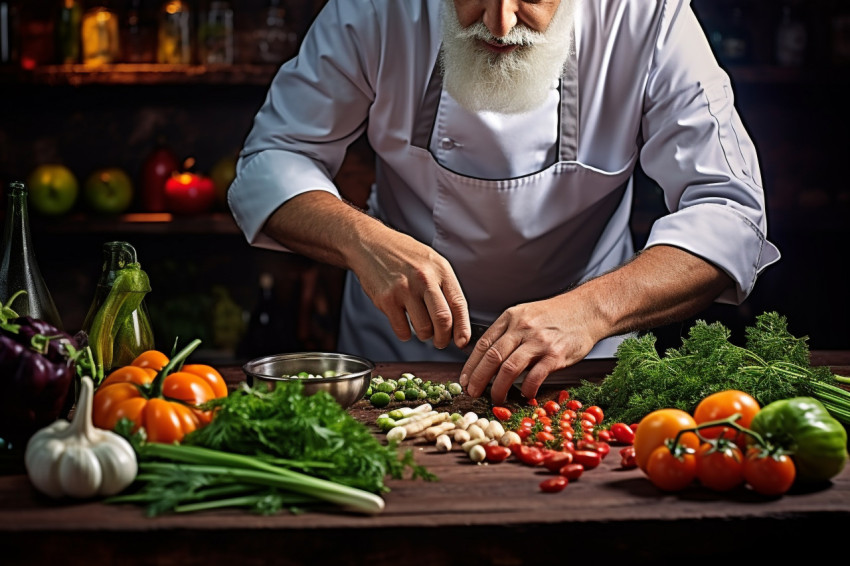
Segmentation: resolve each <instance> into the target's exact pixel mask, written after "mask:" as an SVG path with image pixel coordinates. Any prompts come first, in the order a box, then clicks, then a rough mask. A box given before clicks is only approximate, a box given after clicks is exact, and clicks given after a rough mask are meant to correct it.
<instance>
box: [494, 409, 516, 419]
mask: <svg viewBox="0 0 850 566" xmlns="http://www.w3.org/2000/svg"><path fill="white" fill-rule="evenodd" d="M511 414H512V413H511V410H510V409H508V408H507V407H493V416H494V417H496V418H497V419H499V420H500V421H506V420H508V419H510V418H511Z"/></svg>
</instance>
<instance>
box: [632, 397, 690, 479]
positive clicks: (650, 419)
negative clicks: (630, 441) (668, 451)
mask: <svg viewBox="0 0 850 566" xmlns="http://www.w3.org/2000/svg"><path fill="white" fill-rule="evenodd" d="M696 424H697V423H696V421H694V418H693V417H692V416H691V415H689V414H688V413H686V412H685V411H682V410H679V409H659V410H657V411H653V412H651V413H649V414H648V415H646V416H645V417H644V418H643V419H641V421H640V426H638V429H637V430H636V431H635V441H634V447H635V460H636V461H637V464H638V467H639V468H640V469H641V470H643V471H644V472H646V464H647V462H648V461H649V457H650V455H651V454H652V452H653V451H654V450H655V449H656V448H658V447H659V446H663V445H664V441H665V440H667V439H668V438H674V437H675V436H676V435H677V434H678V433H679V431H680V430H683V429H687V428H694V427H695V426H696ZM679 443H680V444H682V445H684V446H686V447H688V448H693V449H694V450H696V448H697V446H699V438H698V437H697V435H696V434H694V433H692V432H686V433H684V434H683V435H682V436H681V437H679Z"/></svg>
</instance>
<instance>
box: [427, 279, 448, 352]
mask: <svg viewBox="0 0 850 566" xmlns="http://www.w3.org/2000/svg"><path fill="white" fill-rule="evenodd" d="M425 306H426V307H427V308H428V315H429V318H430V321H431V325H432V336H433V338H434V346H435V347H436V348H439V349H441V350H442V349H443V348H445V347H446V346H448V345H449V342H450V341H451V337H452V311H451V310H450V309H449V303H448V302H447V301H446V297H444V296H443V293H442V291H441V290H440V289H437V290H436V292H427V293H425Z"/></svg>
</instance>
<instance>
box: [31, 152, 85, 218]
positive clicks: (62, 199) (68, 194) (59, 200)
mask: <svg viewBox="0 0 850 566" xmlns="http://www.w3.org/2000/svg"><path fill="white" fill-rule="evenodd" d="M27 186H28V187H29V202H30V204H31V205H32V208H33V209H34V210H35V211H36V212H37V213H39V214H43V215H45V216H59V215H61V214H65V213H67V212H68V211H69V210H71V208H72V207H73V206H74V203H75V202H76V201H77V195H78V194H79V192H80V188H79V183H77V178H76V177H75V176H74V174H73V173H72V172H71V170H70V169H68V168H67V167H65V166H64V165H60V164H58V163H44V164H42V165H39V166H38V167H36V168H35V169H33V171H32V173H30V176H29V178H28V179H27Z"/></svg>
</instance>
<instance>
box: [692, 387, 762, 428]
mask: <svg viewBox="0 0 850 566" xmlns="http://www.w3.org/2000/svg"><path fill="white" fill-rule="evenodd" d="M759 410H761V406H760V405H759V403H758V401H756V400H755V398H753V397H752V396H751V395H749V394H748V393H744V392H743V391H738V390H736V389H727V390H726V391H719V392H717V393H713V394H711V395H709V396H708V397H706V398H705V399H703V400H702V401H700V402H699V405H697V408H696V409H695V410H694V420H695V421H696V422H697V424H703V423H707V422H711V421H719V420H721V419H725V418H727V417H731V416H732V415H734V414H736V413H740V415H741V418H739V419H738V420H737V421H735V422H737V423H738V424H739V425H741V426H743V427H746V428H749V426H750V422H752V420H753V417H754V416H756V413H758V412H759ZM699 432H700V434H701V435H703V436H704V437H705V438H718V437H719V436H721V435H722V436H723V437H724V438H728V439H730V440H731V439H734V438H735V437H736V436H737V435H738V431H737V430H735V429H734V428H732V427H728V426H713V427H710V428H703V429H700V431H699Z"/></svg>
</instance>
